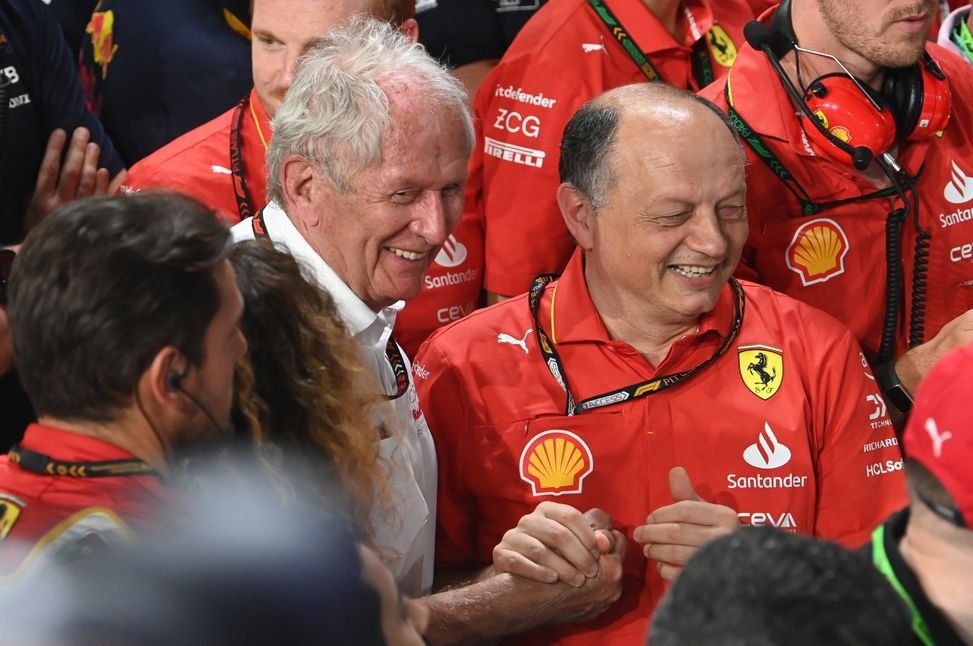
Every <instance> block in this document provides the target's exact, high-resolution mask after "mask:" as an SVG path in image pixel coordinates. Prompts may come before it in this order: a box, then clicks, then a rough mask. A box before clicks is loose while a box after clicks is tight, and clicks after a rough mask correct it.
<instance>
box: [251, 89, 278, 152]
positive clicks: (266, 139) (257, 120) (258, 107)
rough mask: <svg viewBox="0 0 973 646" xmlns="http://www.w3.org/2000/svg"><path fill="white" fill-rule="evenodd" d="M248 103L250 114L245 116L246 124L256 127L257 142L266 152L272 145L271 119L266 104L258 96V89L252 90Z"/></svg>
mask: <svg viewBox="0 0 973 646" xmlns="http://www.w3.org/2000/svg"><path fill="white" fill-rule="evenodd" d="M248 103H249V107H248V108H247V112H248V114H245V115H244V123H250V124H252V125H253V126H255V134H256V135H257V137H256V138H255V141H259V142H260V146H261V147H262V149H263V150H264V151H266V150H267V145H268V144H269V143H270V136H271V133H272V130H271V127H270V117H269V116H268V115H267V111H266V110H264V104H263V101H261V100H260V96H259V95H258V94H257V88H254V89H252V90H250V100H249V101H248Z"/></svg>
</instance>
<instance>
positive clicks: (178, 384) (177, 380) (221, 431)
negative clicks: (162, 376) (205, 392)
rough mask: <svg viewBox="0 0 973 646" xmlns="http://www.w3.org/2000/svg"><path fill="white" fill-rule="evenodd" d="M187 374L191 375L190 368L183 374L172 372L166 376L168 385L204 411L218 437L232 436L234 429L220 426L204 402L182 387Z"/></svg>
mask: <svg viewBox="0 0 973 646" xmlns="http://www.w3.org/2000/svg"><path fill="white" fill-rule="evenodd" d="M187 374H189V369H188V368H187V369H186V371H185V372H183V373H182V374H179V373H177V372H170V373H169V374H167V375H166V385H167V386H169V389H170V390H175V391H177V392H180V393H182V394H183V395H185V397H186V398H187V399H188V400H189V401H190V402H192V403H193V405H194V406H196V408H198V409H199V410H200V411H202V413H203V415H205V416H206V419H208V420H209V423H210V424H212V425H213V429H214V430H215V431H216V434H217V437H222V436H226V435H230V434H231V433H232V429H230V428H224V427H222V426H220V424H219V423H218V422H217V421H216V418H215V417H214V416H213V414H212V413H210V412H209V409H208V408H206V406H204V405H203V402H201V401H199V399H197V398H196V397H195V396H194V395H192V394H191V393H190V392H188V391H187V390H186V389H185V388H183V387H182V380H183V378H185V376H186V375H187Z"/></svg>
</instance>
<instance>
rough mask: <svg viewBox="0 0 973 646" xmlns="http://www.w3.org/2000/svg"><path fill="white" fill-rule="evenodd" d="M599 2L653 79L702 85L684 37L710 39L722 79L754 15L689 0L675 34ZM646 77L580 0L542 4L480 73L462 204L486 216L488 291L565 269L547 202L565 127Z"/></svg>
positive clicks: (726, 3)
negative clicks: (589, 104) (467, 192)
mask: <svg viewBox="0 0 973 646" xmlns="http://www.w3.org/2000/svg"><path fill="white" fill-rule="evenodd" d="M606 4H607V6H608V7H609V9H610V10H611V11H612V12H613V13H614V14H615V15H616V16H617V18H618V20H619V21H620V22H621V24H622V25H623V26H624V27H625V28H626V29H627V30H628V32H629V34H630V35H631V37H632V39H633V40H634V41H635V42H636V43H637V44H638V45H639V47H640V48H641V49H642V51H643V52H644V53H645V54H646V55H647V56H648V58H649V60H650V62H651V63H652V65H653V67H655V69H656V70H657V71H658V73H659V74H660V75H661V77H662V79H663V80H665V82H667V83H670V84H672V85H675V86H677V87H681V88H687V89H701V85H700V84H699V83H698V82H697V81H696V79H695V78H694V77H693V73H692V66H691V63H690V55H691V53H692V46H693V44H694V43H696V42H697V41H698V40H700V39H703V38H707V39H709V40H708V42H709V46H708V51H709V53H710V58H711V60H712V68H713V73H714V75H715V77H716V78H721V77H723V76H724V75H725V74H726V71H727V69H728V68H729V66H730V65H731V64H732V62H733V59H734V57H735V55H736V48H737V47H739V46H740V45H741V44H742V42H743V36H742V35H741V34H742V31H743V25H744V24H745V23H746V22H747V21H748V20H750V19H751V18H752V17H753V14H752V13H751V10H750V8H749V6H748V5H747V4H746V2H744V0H719V2H710V1H709V0H688V1H686V2H684V3H682V6H681V8H680V11H681V12H682V13H680V14H679V18H678V19H679V21H680V23H679V24H680V26H681V27H682V31H683V33H685V38H684V39H683V41H682V42H676V40H675V39H674V38H673V37H672V36H671V35H670V34H669V32H668V31H666V30H665V28H664V27H663V26H662V24H661V23H660V22H659V21H658V19H656V17H655V16H654V15H653V14H652V13H651V12H650V11H649V10H648V9H647V8H646V7H645V5H644V4H642V3H641V2H639V0H608V1H607V2H606ZM645 80H646V76H645V74H643V72H642V71H641V69H640V68H639V67H638V66H636V64H635V63H634V62H633V61H632V59H631V58H629V56H628V55H627V54H626V52H625V50H623V49H622V47H621V45H620V44H619V42H618V41H616V40H615V37H614V36H613V35H612V32H611V31H610V30H609V29H608V28H607V27H606V26H605V24H604V23H603V22H602V21H601V20H600V19H599V18H598V16H597V15H596V14H595V12H594V10H593V9H592V8H591V7H590V6H589V5H588V3H587V2H586V0H551V1H550V2H548V3H547V4H546V5H544V7H542V8H541V10H540V11H538V12H537V14H536V15H535V16H534V17H533V18H531V20H530V22H528V23H527V25H526V26H524V28H523V29H522V30H521V32H520V33H519V34H518V36H517V38H516V39H515V40H514V42H513V44H512V45H511V46H510V49H508V50H507V53H506V54H505V55H504V57H503V59H502V60H501V61H500V63H499V64H498V65H497V66H496V67H495V68H494V69H493V71H492V72H491V73H490V74H489V75H488V76H487V77H486V79H484V81H483V83H482V85H481V86H480V89H479V91H478V92H477V95H476V100H475V102H474V104H473V111H474V114H475V116H476V122H477V124H478V134H477V146H476V149H475V150H474V151H473V159H472V161H471V162H470V164H471V166H470V168H471V173H470V185H471V186H470V188H471V193H472V195H473V199H471V200H469V201H468V202H467V211H468V212H469V211H474V212H476V213H481V214H483V216H484V218H485V225H486V258H487V259H488V262H487V266H486V277H485V287H486V289H487V290H489V291H492V292H496V293H499V294H504V295H514V294H519V293H521V292H523V291H526V290H527V288H528V287H529V286H530V281H531V279H532V278H533V277H534V276H535V275H537V274H540V273H546V272H559V271H561V270H562V269H563V268H564V264H565V263H566V262H567V260H568V258H569V257H570V256H571V252H572V250H573V249H574V241H573V240H572V239H571V237H570V235H569V234H568V231H567V229H566V228H565V226H564V223H563V221H562V220H561V213H560V211H559V210H558V207H557V204H556V202H555V192H556V189H557V186H558V184H559V183H560V180H559V176H558V168H557V167H558V158H559V146H560V143H561V135H562V133H563V131H564V126H565V125H567V123H568V120H570V118H571V116H572V115H573V114H574V113H575V112H576V111H577V109H578V108H579V107H580V106H581V105H582V104H583V103H585V102H586V101H588V100H589V99H591V98H593V97H595V96H597V95H599V94H601V93H602V92H604V91H606V90H610V89H612V88H615V87H618V86H620V85H626V84H629V83H641V82H644V81H645Z"/></svg>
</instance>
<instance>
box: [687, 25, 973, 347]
mask: <svg viewBox="0 0 973 646" xmlns="http://www.w3.org/2000/svg"><path fill="white" fill-rule="evenodd" d="M926 47H927V50H928V51H929V53H930V54H932V56H933V57H934V58H935V59H936V60H937V61H938V62H939V64H940V65H941V67H942V69H943V72H945V74H946V76H947V77H948V79H949V86H950V90H951V92H952V114H951V116H950V122H949V125H948V126H947V128H946V130H945V132H944V133H943V136H942V137H941V138H936V137H933V138H932V139H931V140H928V141H926V142H914V143H908V144H906V145H905V146H903V147H902V148H901V149H900V151H899V154H898V157H899V160H900V162H901V163H902V165H903V167H905V168H906V169H907V170H908V171H909V173H910V174H911V175H913V176H915V175H917V174H918V176H919V177H918V180H917V182H916V186H917V187H918V191H919V224H920V226H921V227H922V228H923V229H925V230H926V231H927V232H929V233H930V234H931V235H932V239H931V246H930V248H929V262H928V278H927V280H926V281H925V284H926V291H927V294H926V296H925V307H926V314H925V340H927V341H928V340H929V339H931V338H932V337H933V336H935V335H936V333H937V332H939V330H940V328H942V326H943V325H944V324H945V323H947V322H949V321H950V320H952V319H953V318H954V317H956V316H958V315H959V314H962V313H963V312H964V311H965V310H967V309H969V308H971V307H973V68H971V67H970V66H969V65H967V64H965V63H964V62H963V61H961V60H960V59H958V58H956V57H955V56H953V55H952V54H949V53H947V52H945V50H943V49H942V48H940V47H939V46H938V45H933V44H928V45H927V46H926ZM726 88H729V90H728V91H727V89H726ZM702 94H703V95H704V96H707V97H708V98H712V99H713V100H714V101H715V102H716V103H717V104H718V105H719V106H720V107H721V108H723V109H726V107H727V103H728V101H729V100H730V99H732V103H733V108H734V109H735V110H736V111H737V112H738V113H739V114H740V115H741V116H742V117H743V119H744V120H745V122H746V124H748V125H749V127H750V128H752V129H753V130H755V131H756V132H757V133H758V134H759V136H760V138H761V139H762V140H763V142H764V145H765V146H767V147H768V148H769V149H770V150H771V151H772V152H773V154H774V155H776V156H777V157H778V158H779V160H780V161H781V162H783V164H784V165H785V166H786V167H787V170H788V171H790V173H791V174H792V175H793V176H794V177H795V178H796V180H797V181H798V183H799V184H800V185H801V186H802V187H803V189H804V190H805V191H807V193H809V194H810V196H811V198H812V200H813V201H815V202H818V203H822V202H828V201H832V200H844V199H848V198H854V197H856V196H860V195H864V194H868V193H871V192H874V191H875V190H876V188H875V186H873V185H872V184H870V183H869V182H868V181H867V180H866V179H864V178H863V177H862V176H861V175H860V174H859V173H858V172H856V171H855V170H854V169H853V168H852V167H850V166H845V165H842V164H839V163H837V162H834V161H831V160H830V159H828V158H827V157H825V156H824V153H823V152H822V150H821V149H820V148H819V147H818V146H817V145H816V144H814V143H812V142H810V140H809V139H808V137H807V136H806V134H805V132H804V130H803V129H802V124H801V122H800V121H799V120H798V118H797V117H796V116H795V114H794V111H795V110H794V107H793V105H792V104H791V102H790V99H789V98H788V96H787V94H786V93H785V90H784V88H783V87H782V86H781V84H780V82H779V80H778V78H777V76H776V75H775V74H774V72H773V70H772V69H771V67H770V63H769V62H768V61H767V58H766V56H765V55H764V54H763V53H762V52H756V51H754V50H753V49H751V48H750V47H749V46H744V47H742V48H741V50H740V54H739V56H738V57H737V62H736V65H734V67H733V70H732V72H731V73H730V75H729V77H728V78H727V80H726V82H719V81H718V82H716V83H714V84H713V85H711V86H710V87H709V88H707V89H706V91H705V92H702ZM834 125H835V124H832V126H834ZM838 125H840V124H838ZM851 143H852V144H854V140H852V141H851ZM745 148H746V149H747V156H748V159H749V164H748V172H747V209H748V212H749V215H750V239H749V241H748V244H747V246H746V248H745V250H744V254H743V259H742V261H741V265H740V268H739V269H738V273H739V275H741V276H743V277H745V278H752V279H754V280H757V281H758V282H761V283H764V284H766V285H769V286H770V287H773V288H774V289H776V290H778V291H781V292H784V293H786V294H789V295H790V296H793V297H794V298H796V299H798V300H801V301H804V302H805V303H809V304H811V305H814V306H816V307H819V308H821V309H823V310H825V311H826V312H829V313H831V314H833V315H834V316H835V317H836V318H838V319H839V320H840V321H842V322H843V323H844V324H845V325H847V326H848V327H849V328H850V329H851V331H852V332H853V333H854V334H855V336H856V337H857V338H858V340H859V342H860V343H861V345H862V346H863V347H864V349H865V351H866V353H868V354H869V356H870V357H872V356H875V354H876V353H877V352H878V347H879V343H880V341H881V334H882V332H881V330H882V320H883V316H884V310H885V277H886V267H887V264H886V254H885V222H886V218H887V216H888V213H889V211H890V210H892V209H893V208H898V207H899V206H900V205H901V204H900V203H901V201H900V200H892V199H889V198H876V199H870V200H866V201H857V202H852V203H850V204H845V205H843V206H837V207H833V208H825V209H824V210H822V211H820V212H818V213H816V214H814V215H805V214H804V212H803V210H802V207H801V204H800V202H799V201H798V199H797V198H796V197H795V196H794V195H793V194H792V193H791V192H790V190H788V188H787V187H786V186H785V184H784V183H783V182H781V181H780V180H779V179H778V178H777V177H776V176H775V175H774V173H773V172H772V171H771V170H770V168H769V167H768V166H767V165H766V164H765V163H764V162H762V161H761V159H760V157H758V156H757V155H756V153H755V152H754V151H753V149H751V148H750V147H749V146H745ZM910 219H911V218H910ZM902 231H903V236H902V268H903V273H904V301H905V305H904V307H903V310H904V311H903V316H901V317H900V324H899V335H898V336H899V338H898V352H902V351H904V350H905V348H906V345H905V339H906V334H907V322H908V321H909V317H910V316H911V313H912V308H913V306H914V305H915V303H913V301H912V298H911V296H910V293H911V291H912V285H913V276H914V267H915V265H914V262H915V248H916V230H915V227H914V226H913V224H912V222H911V221H909V222H906V223H905V224H904V226H903V227H902Z"/></svg>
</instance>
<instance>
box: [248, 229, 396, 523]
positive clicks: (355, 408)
mask: <svg viewBox="0 0 973 646" xmlns="http://www.w3.org/2000/svg"><path fill="white" fill-rule="evenodd" d="M230 262H231V263H232V264H233V268H234V271H235V272H236V278H237V285H238V286H239V288H240V293H241V294H242V295H243V300H244V304H245V309H244V315H243V320H242V322H241V326H242V328H243V333H244V336H246V338H247V343H248V345H249V348H250V349H249V352H248V353H247V357H246V358H245V359H244V360H243V361H242V362H240V363H239V364H238V366H237V370H236V374H235V375H234V377H235V384H234V385H235V392H236V401H235V409H236V412H237V413H238V415H237V416H238V417H242V419H243V420H244V421H245V422H246V424H247V426H248V427H249V431H250V433H251V434H252V437H253V440H254V442H255V444H256V445H257V446H258V447H260V448H274V447H276V448H280V449H283V450H284V451H285V452H287V453H289V454H300V455H303V456H304V457H305V458H307V459H310V460H318V461H321V462H323V463H324V464H327V465H329V466H330V467H331V468H332V469H333V470H334V472H335V474H336V475H337V477H338V479H339V481H340V483H341V484H342V485H343V489H344V492H345V495H346V496H347V500H346V502H347V506H348V508H349V510H350V512H351V514H352V516H353V518H354V520H355V521H357V523H358V524H359V526H360V528H361V530H362V532H363V533H364V535H365V536H366V537H370V536H371V530H372V527H371V523H370V521H369V518H370V514H371V512H372V507H373V506H374V504H375V503H376V501H377V502H378V503H379V504H383V503H385V504H388V501H389V500H390V492H389V485H388V479H387V477H386V475H385V471H384V470H383V469H382V466H381V463H380V460H379V451H378V447H379V441H380V437H379V431H378V429H377V428H376V427H375V425H374V424H373V423H372V420H371V417H370V410H371V409H372V407H373V406H374V405H375V404H377V403H378V402H380V401H381V399H380V398H379V397H378V395H377V394H374V395H373V394H372V393H378V392H379V391H378V388H377V385H375V384H374V378H373V377H372V375H371V373H370V372H368V370H367V369H366V368H365V367H364V365H363V363H362V360H361V357H360V355H359V351H358V346H357V344H356V343H355V341H354V340H353V339H352V338H351V337H350V336H349V334H348V332H347V331H346V330H345V327H344V324H343V323H342V322H341V318H340V317H339V315H338V311H337V309H336V308H335V305H334V301H333V300H332V299H331V296H330V295H329V294H328V293H327V292H325V291H324V290H322V289H320V288H319V287H318V286H317V285H316V284H315V283H314V282H313V281H311V280H309V279H308V278H307V277H306V276H305V275H304V273H303V272H302V270H301V266H300V265H299V264H298V262H297V261H296V260H295V259H294V258H293V257H292V256H291V255H290V254H287V253H285V252H282V251H278V250H277V249H275V248H274V246H273V244H271V243H270V242H269V241H251V242H243V243H241V244H239V245H237V246H236V248H235V249H234V250H233V251H232V252H231V254H230Z"/></svg>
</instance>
